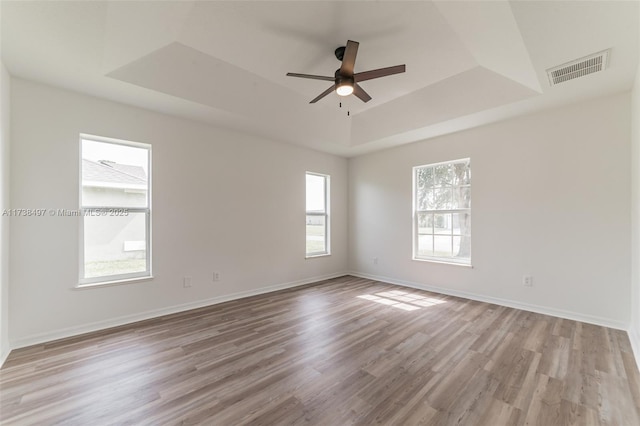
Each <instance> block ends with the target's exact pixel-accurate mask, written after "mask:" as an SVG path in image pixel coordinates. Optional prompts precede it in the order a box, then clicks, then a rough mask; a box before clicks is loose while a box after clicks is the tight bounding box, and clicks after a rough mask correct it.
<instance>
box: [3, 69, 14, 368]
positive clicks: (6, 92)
mask: <svg viewBox="0 0 640 426" xmlns="http://www.w3.org/2000/svg"><path fill="white" fill-rule="evenodd" d="M10 85H11V78H10V76H9V73H8V72H7V70H6V68H5V67H4V65H3V64H2V62H0V179H2V183H1V184H0V213H2V212H3V211H4V210H5V209H8V208H9V155H10V154H9V152H10V151H9V146H10V144H9V137H10V128H9V122H10V114H9V111H10V105H9V99H10V96H11V88H10ZM10 220H11V219H10V217H7V216H3V217H2V219H1V223H0V366H1V365H2V363H3V362H4V360H5V359H6V357H7V356H8V355H9V351H10V350H11V347H10V345H9V223H10Z"/></svg>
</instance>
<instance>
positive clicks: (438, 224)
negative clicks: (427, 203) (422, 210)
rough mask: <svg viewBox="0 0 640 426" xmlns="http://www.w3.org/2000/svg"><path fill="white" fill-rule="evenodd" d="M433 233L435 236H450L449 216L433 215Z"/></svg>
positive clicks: (446, 214)
mask: <svg viewBox="0 0 640 426" xmlns="http://www.w3.org/2000/svg"><path fill="white" fill-rule="evenodd" d="M433 224H434V232H435V233H436V234H447V235H451V214H450V213H445V214H434V215H433Z"/></svg>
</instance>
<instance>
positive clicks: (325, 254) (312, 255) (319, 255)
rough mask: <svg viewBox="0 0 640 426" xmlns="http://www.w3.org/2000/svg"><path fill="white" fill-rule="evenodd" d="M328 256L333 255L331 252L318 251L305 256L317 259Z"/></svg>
mask: <svg viewBox="0 0 640 426" xmlns="http://www.w3.org/2000/svg"><path fill="white" fill-rule="evenodd" d="M326 256H331V253H318V254H310V255H307V256H305V257H304V258H305V259H315V258H317V257H326Z"/></svg>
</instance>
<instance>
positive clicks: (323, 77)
mask: <svg viewBox="0 0 640 426" xmlns="http://www.w3.org/2000/svg"><path fill="white" fill-rule="evenodd" d="M287 77H299V78H311V79H313V80H323V81H335V79H336V78H335V77H325V76H324V75H311V74H297V73H295V72H288V73H287Z"/></svg>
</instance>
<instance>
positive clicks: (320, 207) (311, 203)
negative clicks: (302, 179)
mask: <svg viewBox="0 0 640 426" xmlns="http://www.w3.org/2000/svg"><path fill="white" fill-rule="evenodd" d="M325 208H326V206H325V177H324V176H318V175H312V174H308V173H307V212H319V213H324V212H325Z"/></svg>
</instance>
